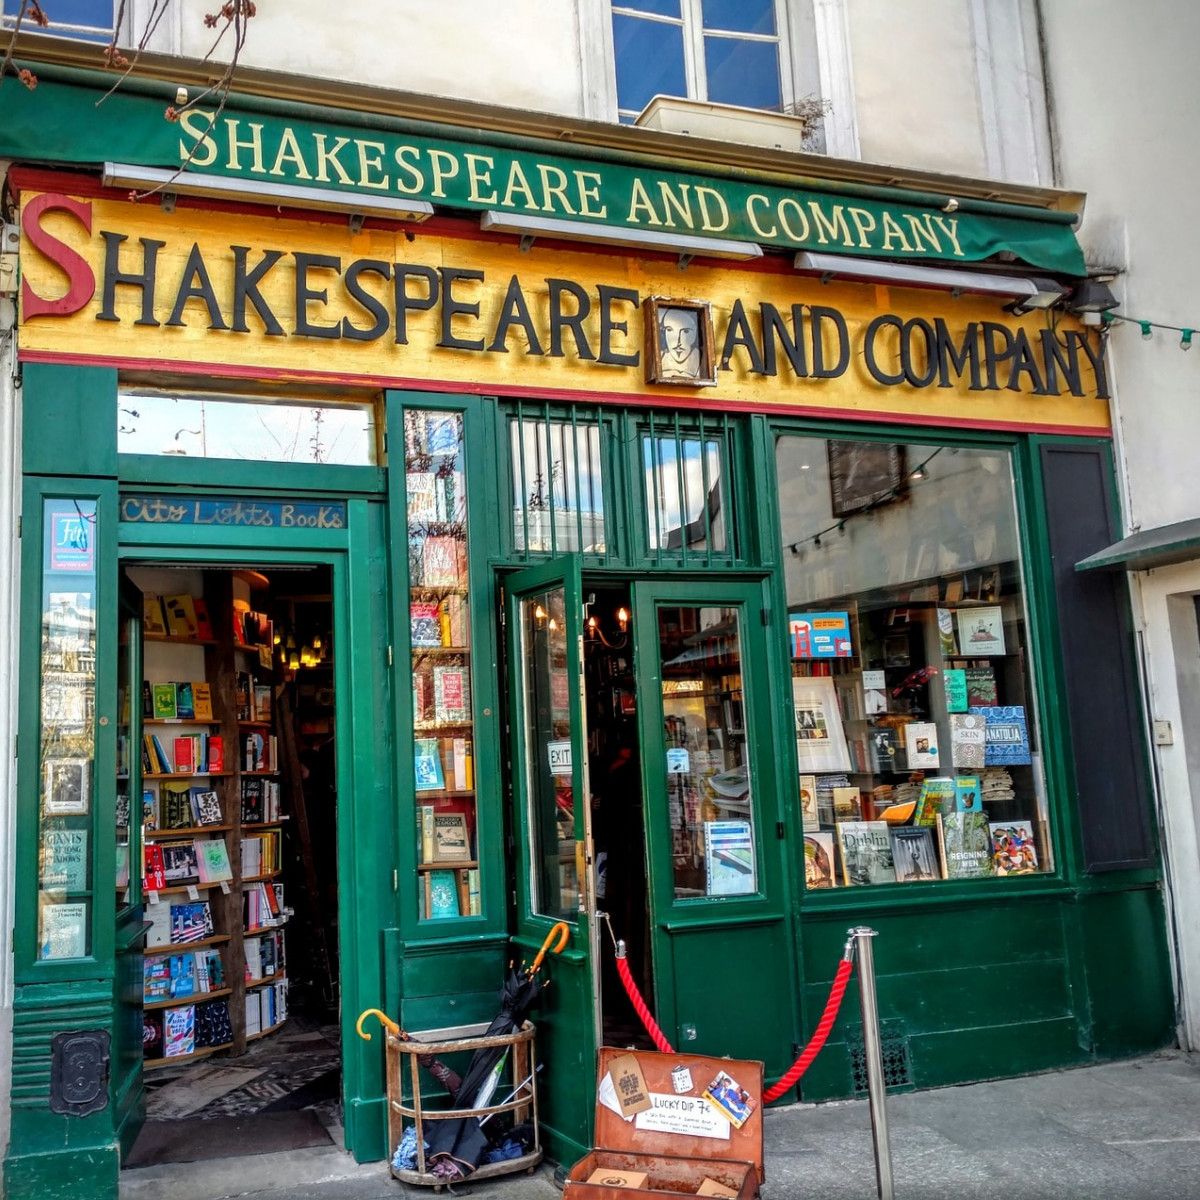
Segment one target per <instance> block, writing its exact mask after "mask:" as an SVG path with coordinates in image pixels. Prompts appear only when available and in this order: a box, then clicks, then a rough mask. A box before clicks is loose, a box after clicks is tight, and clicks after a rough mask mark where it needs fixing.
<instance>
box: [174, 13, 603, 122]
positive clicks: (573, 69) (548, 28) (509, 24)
mask: <svg viewBox="0 0 1200 1200" xmlns="http://www.w3.org/2000/svg"><path fill="white" fill-rule="evenodd" d="M214 7H216V5H214V4H213V3H211V2H210V0H184V3H183V4H182V6H181V11H180V15H179V18H178V27H179V33H178V36H179V49H180V51H181V52H182V53H183V54H185V55H188V56H190V57H195V58H200V57H203V56H204V54H205V53H206V52H207V50H208V48H209V46H210V45H211V43H212V31H211V30H207V29H205V28H204V25H203V15H204V13H206V12H210V11H212V9H213V8H214ZM579 19H580V14H579V12H578V10H577V0H500V2H498V3H486V2H485V0H356V2H355V3H353V4H345V5H337V4H330V3H329V0H289V2H288V3H287V4H279V3H265V4H264V3H260V4H259V5H258V13H257V15H256V16H255V17H254V18H253V20H252V21H251V22H250V23H249V25H248V27H247V38H246V46H245V50H244V52H243V55H242V60H241V61H242V62H244V63H246V64H247V65H249V66H256V67H266V68H271V69H274V70H279V71H288V72H292V73H295V74H308V75H312V76H314V77H315V78H323V79H348V80H354V81H356V82H359V83H365V84H373V85H377V86H380V87H390V88H397V89H400V90H403V91H411V92H425V93H429V94H431V95H435V96H453V97H459V98H464V99H471V100H480V101H484V102H487V103H492V104H503V105H507V106H509V107H514V108H526V109H532V110H535V111H539V112H552V113H562V114H565V115H568V116H583V115H584V107H583V105H584V101H583V92H584V88H583V83H582V66H581V57H580V33H579ZM224 53H226V51H225V48H224V47H222V49H221V50H220V51H218V55H217V56H218V57H219V56H221V55H223V54H224Z"/></svg>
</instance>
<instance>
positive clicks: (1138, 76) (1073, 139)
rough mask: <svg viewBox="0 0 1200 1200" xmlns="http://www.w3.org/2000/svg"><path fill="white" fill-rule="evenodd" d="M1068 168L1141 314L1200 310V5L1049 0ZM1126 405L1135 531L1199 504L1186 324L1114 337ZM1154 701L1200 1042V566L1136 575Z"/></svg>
mask: <svg viewBox="0 0 1200 1200" xmlns="http://www.w3.org/2000/svg"><path fill="white" fill-rule="evenodd" d="M1042 16H1043V28H1044V33H1045V45H1046V67H1047V72H1048V77H1049V82H1050V85H1051V89H1052V95H1053V105H1054V125H1055V129H1056V133H1057V153H1058V160H1059V163H1060V164H1061V171H1062V182H1063V183H1064V184H1065V185H1067V186H1069V187H1075V188H1080V189H1083V190H1085V191H1086V192H1087V193H1088V203H1087V211H1086V214H1085V219H1084V222H1083V226H1082V229H1081V231H1080V239H1081V241H1082V242H1083V245H1084V249H1085V252H1086V254H1087V256H1088V259H1089V261H1090V262H1091V263H1093V264H1096V265H1112V266H1116V267H1119V268H1121V269H1122V270H1123V272H1124V273H1123V274H1122V275H1121V276H1120V277H1119V278H1118V280H1117V281H1116V283H1115V284H1114V285H1113V286H1114V290H1115V291H1116V293H1117V295H1118V296H1119V297H1120V299H1121V301H1122V307H1121V311H1122V312H1124V313H1127V314H1129V315H1131V316H1135V317H1139V318H1144V319H1148V320H1154V321H1162V322H1166V323H1168V324H1172V325H1181V326H1189V325H1191V324H1193V323H1195V324H1197V325H1200V293H1198V292H1197V289H1196V286H1195V280H1196V278H1197V274H1198V272H1200V250H1198V249H1197V243H1196V239H1195V238H1194V237H1193V236H1192V233H1191V229H1190V224H1189V221H1190V214H1192V213H1194V212H1195V195H1196V189H1197V186H1198V185H1200V169H1198V167H1197V160H1196V155H1195V129H1196V128H1197V123H1198V122H1200V87H1198V86H1197V84H1196V77H1195V64H1194V56H1193V54H1192V48H1193V47H1194V46H1196V45H1197V44H1200V7H1198V6H1195V5H1188V4H1180V3H1177V2H1173V0H1143V2H1142V3H1141V4H1139V5H1136V6H1135V5H1130V4H1128V3H1125V2H1123V0H1050V2H1043V4H1042ZM1111 361H1112V365H1113V376H1114V380H1115V389H1116V396H1115V399H1114V407H1113V412H1114V420H1115V423H1116V429H1117V436H1118V443H1117V445H1118V453H1119V456H1120V460H1121V467H1122V471H1121V476H1122V490H1123V494H1124V508H1125V521H1126V528H1127V531H1133V530H1137V529H1152V528H1154V527H1155V526H1159V525H1164V524H1169V523H1172V522H1175V521H1182V520H1186V519H1188V518H1192V517H1200V485H1198V484H1197V477H1196V448H1197V445H1200V352H1198V351H1193V352H1192V353H1190V354H1189V353H1184V352H1182V351H1181V350H1180V349H1179V335H1178V334H1170V333H1156V334H1155V335H1154V338H1153V340H1152V341H1150V342H1146V341H1143V340H1142V337H1141V333H1140V330H1139V329H1138V328H1137V327H1136V326H1121V327H1119V328H1118V329H1116V330H1115V331H1114V332H1113V334H1112V338H1111ZM1133 586H1134V589H1135V599H1136V600H1138V601H1140V608H1141V620H1142V622H1143V623H1144V628H1143V631H1142V635H1141V640H1142V648H1143V656H1144V664H1145V669H1146V674H1147V678H1148V686H1149V695H1148V697H1147V703H1148V705H1149V708H1150V715H1151V717H1152V718H1159V719H1163V720H1169V721H1170V722H1171V728H1172V737H1173V744H1171V745H1169V746H1158V747H1155V749H1154V754H1155V762H1156V768H1157V774H1158V783H1159V788H1160V805H1161V814H1162V826H1163V829H1164V831H1165V834H1166V847H1165V850H1166V856H1167V861H1168V867H1169V870H1170V879H1171V887H1170V898H1171V899H1172V900H1173V902H1174V912H1173V918H1174V919H1173V929H1174V933H1175V938H1176V948H1177V955H1178V967H1179V971H1180V974H1181V976H1182V979H1183V996H1182V1008H1183V1021H1184V1028H1185V1033H1186V1036H1187V1038H1188V1040H1189V1041H1190V1043H1191V1045H1192V1046H1198V1045H1200V844H1198V840H1197V825H1198V823H1200V822H1198V819H1197V813H1200V769H1198V764H1200V643H1198V641H1197V635H1196V629H1195V609H1194V606H1193V605H1192V600H1191V597H1192V595H1193V594H1195V593H1197V592H1200V566H1197V565H1195V564H1191V565H1187V564H1182V565H1180V566H1177V567H1172V568H1167V569H1163V570H1158V571H1151V572H1143V573H1141V574H1139V575H1137V576H1135V577H1134V580H1133Z"/></svg>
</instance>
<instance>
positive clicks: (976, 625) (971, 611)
mask: <svg viewBox="0 0 1200 1200" xmlns="http://www.w3.org/2000/svg"><path fill="white" fill-rule="evenodd" d="M958 648H959V653H960V654H961V655H962V656H963V657H964V658H990V657H994V656H996V655H1000V654H1003V653H1004V614H1003V610H1002V609H1000V608H998V607H991V606H989V607H986V608H960V609H959V610H958Z"/></svg>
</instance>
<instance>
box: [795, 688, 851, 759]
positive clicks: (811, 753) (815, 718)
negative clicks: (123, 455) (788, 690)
mask: <svg viewBox="0 0 1200 1200" xmlns="http://www.w3.org/2000/svg"><path fill="white" fill-rule="evenodd" d="M792 708H793V711H794V714H795V722H796V752H797V755H798V757H799V760H800V769H801V770H802V771H849V770H850V753H849V751H848V749H847V747H846V738H845V736H844V735H843V733H842V714H841V709H840V708H839V707H838V702H837V692H836V691H835V689H834V685H833V679H832V678H831V677H830V676H828V675H818V676H813V677H811V678H810V677H806V676H798V677H797V678H794V679H793V680H792Z"/></svg>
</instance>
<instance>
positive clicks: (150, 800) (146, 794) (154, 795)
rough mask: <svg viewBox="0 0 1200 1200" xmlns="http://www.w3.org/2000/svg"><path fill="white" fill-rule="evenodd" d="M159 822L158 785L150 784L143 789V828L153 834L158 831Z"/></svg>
mask: <svg viewBox="0 0 1200 1200" xmlns="http://www.w3.org/2000/svg"><path fill="white" fill-rule="evenodd" d="M158 822H159V804H158V784H157V783H148V784H146V785H145V786H144V787H143V788H142V827H143V828H144V829H145V830H147V831H148V832H153V831H154V830H157V829H158Z"/></svg>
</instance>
